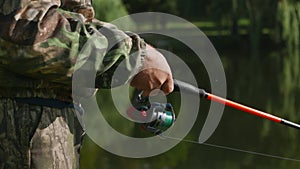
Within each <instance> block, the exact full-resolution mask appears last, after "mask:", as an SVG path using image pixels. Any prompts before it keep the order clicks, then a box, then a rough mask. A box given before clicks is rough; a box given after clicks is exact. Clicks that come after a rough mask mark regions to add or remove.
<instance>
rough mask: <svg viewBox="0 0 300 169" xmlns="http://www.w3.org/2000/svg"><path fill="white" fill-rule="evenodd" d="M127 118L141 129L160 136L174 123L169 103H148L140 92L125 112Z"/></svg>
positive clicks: (171, 107) (172, 111) (147, 99)
mask: <svg viewBox="0 0 300 169" xmlns="http://www.w3.org/2000/svg"><path fill="white" fill-rule="evenodd" d="M127 115H128V117H129V118H131V119H132V120H134V121H135V122H137V123H140V124H141V128H142V129H143V130H145V131H147V132H150V133H153V134H156V135H158V134H161V133H162V132H164V131H166V130H167V129H169V128H170V127H171V126H172V125H173V124H174V122H175V113H174V110H173V106H172V105H171V104H170V103H158V102H153V103H149V98H148V97H147V98H142V92H141V93H140V94H139V95H138V96H137V98H136V99H135V102H134V103H133V105H132V106H131V107H130V108H129V109H128V110H127Z"/></svg>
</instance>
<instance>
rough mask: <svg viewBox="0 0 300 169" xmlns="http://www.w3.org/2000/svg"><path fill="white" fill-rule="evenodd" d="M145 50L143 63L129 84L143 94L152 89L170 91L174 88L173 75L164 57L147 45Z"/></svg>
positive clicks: (145, 94) (148, 92) (147, 93)
mask: <svg viewBox="0 0 300 169" xmlns="http://www.w3.org/2000/svg"><path fill="white" fill-rule="evenodd" d="M146 52H147V56H146V58H145V61H144V65H143V67H142V69H141V71H140V72H139V73H138V74H137V75H135V76H134V78H133V79H132V81H131V83H130V85H131V86H133V87H135V88H137V89H139V90H143V96H148V95H149V94H150V92H151V91H152V90H154V89H161V90H162V91H163V92H164V93H165V94H169V93H171V92H172V91H173V88H174V84H173V77H172V72H171V69H170V66H169V64H168V63H167V61H166V59H165V58H164V56H163V55H162V54H161V53H160V52H158V51H157V50H156V49H154V48H153V47H151V46H149V45H147V47H146Z"/></svg>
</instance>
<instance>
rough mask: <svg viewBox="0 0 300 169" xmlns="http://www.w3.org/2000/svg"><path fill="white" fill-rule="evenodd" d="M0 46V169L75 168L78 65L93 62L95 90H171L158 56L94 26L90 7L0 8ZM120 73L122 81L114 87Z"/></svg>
mask: <svg viewBox="0 0 300 169" xmlns="http://www.w3.org/2000/svg"><path fill="white" fill-rule="evenodd" d="M92 37H93V38H95V41H93V42H94V43H88V42H89V41H90V40H91V39H90V38H92ZM0 38H1V39H0V168H5V169H19V168H20V169H26V168H37V169H46V168H47V169H48V168H49V169H50V168H53V169H54V168H55V169H57V168H61V169H70V168H78V167H79V151H80V147H81V140H82V135H83V133H84V132H83V130H82V127H81V125H80V124H79V122H78V119H77V118H76V114H75V108H74V104H73V98H72V77H73V75H74V72H75V71H76V70H77V69H76V68H75V66H74V65H75V63H76V61H78V60H85V61H87V62H93V63H92V64H91V65H94V66H95V68H96V71H97V76H96V79H95V81H96V83H95V87H97V88H99V89H101V88H110V87H111V82H112V81H117V82H118V84H119V85H122V84H125V83H130V84H131V85H132V86H133V87H136V88H137V89H139V90H143V91H144V94H145V95H148V94H149V93H150V92H151V91H152V90H153V89H161V90H162V91H163V92H164V93H166V94H167V93H170V92H172V90H173V80H172V73H171V70H170V67H169V65H168V63H167V62H166V60H165V58H164V57H163V55H162V54H161V53H159V52H158V51H157V50H155V49H154V48H153V47H151V46H150V45H148V44H146V43H145V42H144V40H143V39H141V38H140V37H139V36H138V35H137V34H134V33H129V32H123V31H121V30H119V29H117V28H116V27H115V26H114V25H111V24H107V23H104V22H101V21H98V20H96V19H95V18H94V9H93V7H92V4H91V0H1V2H0ZM89 45H90V47H89ZM83 48H84V49H85V52H81V50H82V49H83ZM89 50H95V51H89ZM129 60H130V61H129ZM121 61H126V63H127V64H121ZM124 65H126V66H124ZM119 66H124V67H122V70H126V71H128V73H126V76H125V77H122V79H113V77H112V76H113V73H114V70H115V69H116V68H117V67H119ZM78 83H80V82H78ZM75 85H76V84H75Z"/></svg>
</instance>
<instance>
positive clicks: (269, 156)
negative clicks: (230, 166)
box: [159, 134, 300, 163]
mask: <svg viewBox="0 0 300 169" xmlns="http://www.w3.org/2000/svg"><path fill="white" fill-rule="evenodd" d="M159 136H160V137H161V138H162V139H164V138H165V139H172V140H178V141H182V142H186V143H192V144H198V145H204V146H209V147H214V148H219V149H224V150H230V151H235V152H242V153H247V154H253V155H258V156H262V157H268V158H276V159H280V160H288V161H293V162H298V163H300V159H294V158H288V157H282V156H278V155H272V154H266V153H260V152H256V151H249V150H243V149H239V148H233V147H229V146H223V145H217V144H211V143H199V142H198V141H194V140H188V139H180V138H176V137H170V136H165V135H162V134H160V135H159Z"/></svg>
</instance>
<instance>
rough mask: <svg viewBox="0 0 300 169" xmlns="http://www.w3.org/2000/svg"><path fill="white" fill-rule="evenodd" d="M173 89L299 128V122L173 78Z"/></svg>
mask: <svg viewBox="0 0 300 169" xmlns="http://www.w3.org/2000/svg"><path fill="white" fill-rule="evenodd" d="M174 90H175V91H182V92H185V93H189V94H196V95H199V96H200V97H201V98H205V99H207V100H211V101H214V102H217V103H220V104H223V105H225V106H229V107H232V108H235V109H238V110H241V111H243V112H246V113H249V114H252V115H255V116H258V117H261V118H264V119H268V120H271V121H273V122H276V123H280V124H284V125H286V126H289V127H293V128H296V129H300V125H299V124H296V123H294V122H291V121H288V120H285V119H282V118H280V117H277V116H274V115H272V114H269V113H266V112H263V111H260V110H257V109H254V108H251V107H248V106H245V105H242V104H240V103H237V102H234V101H231V100H228V99H225V98H222V97H219V96H216V95H213V94H211V93H207V92H205V90H203V89H199V88H197V87H195V86H193V85H191V84H188V83H185V82H182V81H179V80H174Z"/></svg>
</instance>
